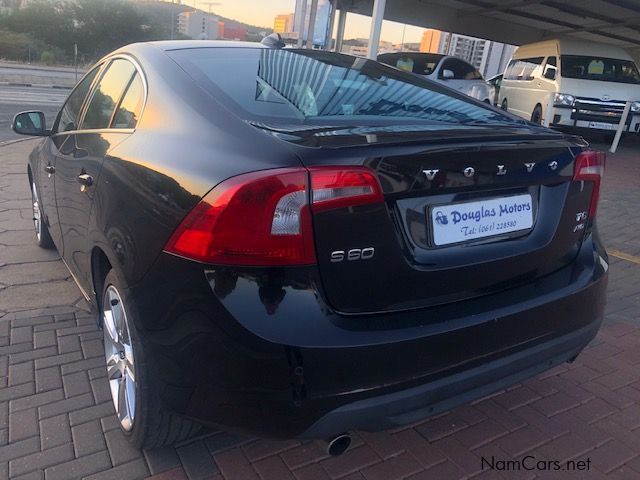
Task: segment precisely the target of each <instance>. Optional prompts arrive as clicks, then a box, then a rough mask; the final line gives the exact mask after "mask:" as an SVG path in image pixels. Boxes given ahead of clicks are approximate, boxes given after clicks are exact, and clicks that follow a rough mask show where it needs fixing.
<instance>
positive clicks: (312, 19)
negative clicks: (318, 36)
mask: <svg viewBox="0 0 640 480" xmlns="http://www.w3.org/2000/svg"><path fill="white" fill-rule="evenodd" d="M317 14H318V0H311V13H310V14H309V30H308V31H307V48H311V49H313V36H314V35H315V33H316V32H315V30H316V16H317Z"/></svg>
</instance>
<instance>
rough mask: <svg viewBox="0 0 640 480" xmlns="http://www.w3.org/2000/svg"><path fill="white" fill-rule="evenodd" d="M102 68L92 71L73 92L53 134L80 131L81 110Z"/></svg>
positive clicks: (61, 112) (63, 108)
mask: <svg viewBox="0 0 640 480" xmlns="http://www.w3.org/2000/svg"><path fill="white" fill-rule="evenodd" d="M99 70H100V67H96V68H94V69H93V70H91V71H90V72H89V73H88V74H87V75H86V76H85V77H84V78H83V79H82V81H81V82H80V83H79V84H78V86H77V87H76V88H75V89H74V90H73V92H72V93H71V95H69V98H68V99H67V101H66V102H65V104H64V106H63V107H62V110H61V111H60V117H59V119H58V123H57V124H56V125H55V126H54V127H53V133H60V132H68V131H70V130H77V129H78V116H79V115H80V108H82V103H83V102H84V99H85V97H86V96H87V93H89V88H91V84H92V83H93V80H94V79H95V78H96V75H97V74H98V71H99Z"/></svg>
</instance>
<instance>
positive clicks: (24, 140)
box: [0, 137, 38, 147]
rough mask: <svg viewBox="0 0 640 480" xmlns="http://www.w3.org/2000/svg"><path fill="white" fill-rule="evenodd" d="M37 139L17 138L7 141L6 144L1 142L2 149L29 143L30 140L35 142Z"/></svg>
mask: <svg viewBox="0 0 640 480" xmlns="http://www.w3.org/2000/svg"><path fill="white" fill-rule="evenodd" d="M36 138H38V137H28V138H16V139H15V140H7V141H4V142H0V147H6V146H9V145H13V144H14V143H20V142H28V141H29V140H35V139H36Z"/></svg>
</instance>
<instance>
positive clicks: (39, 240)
mask: <svg viewBox="0 0 640 480" xmlns="http://www.w3.org/2000/svg"><path fill="white" fill-rule="evenodd" d="M31 207H32V211H33V228H34V231H35V234H36V244H37V245H38V246H39V247H40V248H45V249H47V250H51V249H53V248H55V245H54V244H53V240H52V239H51V235H50V234H49V227H48V226H47V223H46V222H45V221H44V217H43V215H42V204H41V201H40V194H39V193H38V189H37V187H36V183H35V182H34V181H33V180H31Z"/></svg>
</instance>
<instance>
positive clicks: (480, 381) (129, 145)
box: [43, 42, 608, 445]
mask: <svg viewBox="0 0 640 480" xmlns="http://www.w3.org/2000/svg"><path fill="white" fill-rule="evenodd" d="M118 54H119V55H131V56H133V57H134V58H135V59H136V60H137V62H138V63H139V65H140V66H141V69H142V71H144V75H145V77H146V82H147V83H148V97H147V99H146V106H145V108H144V111H143V112H142V114H141V117H140V120H139V122H138V125H137V127H136V129H135V132H133V133H132V134H131V135H130V136H129V137H128V138H126V139H124V140H122V141H121V142H113V143H112V144H111V146H110V148H109V150H108V154H107V155H106V156H105V158H104V160H103V163H102V165H101V171H100V176H99V179H96V180H95V184H94V187H92V188H95V190H93V191H92V192H93V196H92V202H93V203H92V205H93V207H92V208H93V210H92V214H91V219H90V220H89V221H88V222H89V223H88V226H87V229H86V231H87V232H88V233H87V239H86V247H84V248H85V249H86V252H87V255H88V257H89V258H91V261H89V262H87V264H89V265H90V271H84V272H80V273H78V272H75V273H76V275H75V276H76V277H78V278H79V279H80V280H79V282H80V283H81V284H82V281H83V280H82V279H83V278H85V279H89V280H88V282H87V283H86V284H85V289H86V290H87V291H88V292H90V294H89V296H92V297H93V298H94V304H95V306H96V307H98V308H99V311H100V312H101V318H102V321H105V322H107V324H106V325H107V326H109V325H111V323H109V322H111V319H113V318H116V320H117V321H114V322H112V323H115V324H116V327H115V328H114V331H113V332H111V331H109V332H107V333H109V335H108V336H105V338H111V339H113V338H115V339H116V340H117V339H122V338H124V339H125V340H127V338H129V337H131V338H132V341H131V342H129V343H131V345H128V344H126V342H125V340H123V342H124V343H123V342H121V343H122V344H123V345H124V347H123V350H122V351H121V352H119V351H116V352H115V354H116V355H117V354H119V355H121V358H122V359H123V362H126V361H128V359H129V358H130V357H131V358H134V359H135V365H136V370H135V373H136V375H135V377H136V378H135V388H136V389H137V390H136V392H135V395H134V397H132V398H135V399H137V403H136V404H135V405H136V409H137V410H136V412H135V417H136V418H134V419H133V422H131V419H129V423H127V424H126V425H122V426H123V429H124V430H125V431H126V432H129V435H130V436H131V438H132V441H133V442H134V443H135V444H137V445H157V444H161V443H167V442H171V441H174V440H176V439H179V438H182V437H183V434H184V433H185V432H187V431H188V430H189V427H184V426H183V424H182V423H175V422H173V423H172V421H169V420H166V419H169V418H179V419H182V420H184V421H188V422H191V421H194V422H201V423H205V424H208V425H217V426H222V427H223V428H229V429H234V430H239V431H243V432H249V433H251V434H257V435H262V436H268V437H279V438H288V437H298V438H315V439H328V438H331V437H332V436H334V435H336V434H340V433H342V432H347V431H351V430H381V429H386V428H391V427H397V426H400V425H405V424H409V423H412V422H415V421H418V420H421V419H424V418H426V417H428V416H430V415H433V414H436V413H438V412H442V411H445V410H448V409H451V408H453V407H455V406H457V405H461V404H464V403H467V402H470V401H473V400H475V399H478V398H480V397H482V396H485V395H488V394H491V393H492V392H496V391H499V390H501V389H505V388H507V387H509V386H511V385H513V384H515V383H517V382H521V381H524V380H526V379H527V378H529V377H531V376H533V375H536V374H538V373H540V372H543V371H545V370H547V369H549V368H551V367H553V366H555V365H558V364H561V363H564V362H567V361H571V360H572V359H574V358H575V357H576V356H577V355H578V354H579V353H580V351H581V350H582V349H583V348H584V347H585V346H586V345H587V344H588V343H589V341H590V340H591V339H593V338H594V336H595V335H596V332H597V331H598V328H599V325H600V323H601V320H602V317H603V309H604V304H605V290H606V283H607V270H608V260H607V255H606V252H605V249H604V247H603V245H602V242H601V240H600V237H599V235H598V229H597V224H596V212H597V206H598V197H599V192H600V183H601V179H602V175H603V172H604V155H603V154H602V153H599V152H596V151H593V150H591V149H590V148H589V146H588V145H587V144H586V143H585V142H584V140H582V139H581V138H579V137H575V136H569V135H565V134H562V133H559V132H555V131H551V130H548V129H545V128H542V127H540V126H539V125H534V124H531V123H528V122H525V121H522V120H520V119H517V118H516V117H513V116H511V115H509V114H507V113H505V112H502V111H500V110H498V109H494V108H493V107H489V106H487V105H484V104H482V103H480V102H477V101H475V100H473V99H471V98H468V97H466V96H463V95H461V94H458V93H456V92H454V91H451V90H449V89H447V88H446V87H443V86H440V85H438V84H436V83H433V82H431V81H429V80H427V79H423V78H419V77H416V76H414V75H411V74H407V73H405V72H401V71H398V70H396V69H393V68H390V67H387V66H384V65H381V64H378V63H376V62H373V61H370V60H366V59H362V58H356V57H350V56H345V55H340V54H335V53H329V52H323V51H313V50H289V49H271V48H261V47H260V46H251V45H247V44H235V45H233V44H224V43H222V44H218V43H211V42H166V43H165V42H160V43H155V44H143V45H134V46H131V47H126V48H125V49H123V50H122V51H120V52H119V53H118ZM43 208H44V210H45V212H46V209H47V205H44V206H43ZM58 208H61V207H58ZM70 255H71V256H73V254H72V253H71V254H70ZM72 260H73V259H72V258H71V257H70V259H67V263H68V264H71V263H72ZM107 272H115V273H107ZM105 277H106V279H105ZM125 313H126V315H125ZM125 316H126V318H125ZM118 319H120V320H118ZM122 319H124V320H126V321H124V320H122ZM118 322H120V323H118ZM127 322H128V323H127ZM122 324H125V325H127V324H128V328H129V330H131V331H130V332H129V333H130V334H127V332H126V328H124V329H123V328H122ZM118 325H120V327H118ZM116 344H117V345H120V344H119V343H118V342H116ZM109 345H111V343H110V344H109ZM127 345H128V346H127ZM116 350H117V348H116ZM114 351H115V350H114ZM132 352H133V353H132ZM114 358H115V357H114ZM116 360H117V359H116ZM124 371H125V373H126V368H125V369H124ZM142 372H144V373H142ZM113 375H114V377H113V378H116V377H117V378H120V377H118V372H115V373H113ZM132 375H133V374H132ZM113 385H115V384H113ZM113 388H115V390H113V391H114V402H115V403H116V406H117V404H118V399H119V398H120V397H119V395H120V394H119V393H118V389H117V386H114V387H113ZM125 393H126V392H125ZM123 395H125V394H123ZM122 398H125V396H123V397H122ZM125 400H126V398H125ZM162 419H164V420H162ZM136 422H138V423H137V424H136ZM163 422H164V423H163ZM121 424H122V422H121ZM132 425H133V426H132ZM136 429H138V430H137V431H136ZM176 429H178V430H180V429H182V433H181V432H178V431H176ZM131 432H134V433H133V434H132V433H131Z"/></svg>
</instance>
